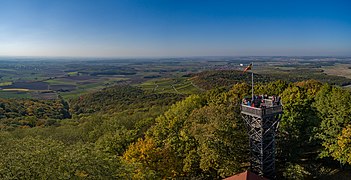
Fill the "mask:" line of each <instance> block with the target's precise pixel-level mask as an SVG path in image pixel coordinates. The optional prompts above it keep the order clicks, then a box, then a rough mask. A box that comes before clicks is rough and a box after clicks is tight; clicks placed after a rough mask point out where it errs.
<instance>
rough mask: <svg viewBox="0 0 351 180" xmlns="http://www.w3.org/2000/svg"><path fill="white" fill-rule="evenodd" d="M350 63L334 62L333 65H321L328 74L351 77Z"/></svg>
mask: <svg viewBox="0 0 351 180" xmlns="http://www.w3.org/2000/svg"><path fill="white" fill-rule="evenodd" d="M349 67H351V65H350V64H336V65H335V66H323V67H322V69H323V70H324V72H325V73H326V74H328V75H334V76H342V77H346V78H349V79H351V69H349Z"/></svg>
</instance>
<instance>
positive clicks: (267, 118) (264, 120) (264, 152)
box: [241, 97, 283, 179]
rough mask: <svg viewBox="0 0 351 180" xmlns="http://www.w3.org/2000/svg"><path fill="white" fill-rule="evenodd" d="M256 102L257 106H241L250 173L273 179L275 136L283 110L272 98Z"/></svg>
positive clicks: (278, 102)
mask: <svg viewBox="0 0 351 180" xmlns="http://www.w3.org/2000/svg"><path fill="white" fill-rule="evenodd" d="M257 99H258V98H257ZM258 100H259V101H260V105H259V106H257V105H254V106H255V107H252V105H249V104H250V103H249V104H244V103H243V104H242V105H241V115H242V118H243V119H244V121H245V123H246V126H247V129H248V134H249V140H250V151H251V159H250V162H251V171H252V172H255V173H257V174H258V175H260V176H263V177H266V178H269V179H275V176H276V175H275V136H276V130H277V127H278V123H279V121H280V119H281V114H282V112H283V109H282V105H281V104H280V101H276V100H274V98H272V97H271V98H266V99H265V98H261V99H258ZM252 101H253V103H254V101H255V100H254V98H253V100H252Z"/></svg>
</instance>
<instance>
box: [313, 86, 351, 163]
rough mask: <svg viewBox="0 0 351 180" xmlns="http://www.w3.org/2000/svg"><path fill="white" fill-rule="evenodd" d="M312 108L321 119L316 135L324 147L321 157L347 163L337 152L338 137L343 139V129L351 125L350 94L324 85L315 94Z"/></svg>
mask: <svg viewBox="0 0 351 180" xmlns="http://www.w3.org/2000/svg"><path fill="white" fill-rule="evenodd" d="M314 106H315V107H316V109H317V110H318V116H319V117H320V118H321V119H322V121H321V123H320V126H319V128H318V134H317V135H316V137H317V138H318V139H320V140H321V141H322V145H323V147H324V150H323V151H322V153H321V156H322V157H327V156H331V157H334V159H336V160H338V161H340V162H342V163H345V162H347V161H346V159H347V158H345V157H343V156H341V154H339V152H338V150H339V149H340V147H339V144H338V137H340V136H341V137H343V135H342V130H343V128H346V127H347V126H348V125H350V123H351V117H350V115H351V93H350V92H349V91H347V90H344V89H341V88H339V87H332V86H330V85H328V84H325V85H324V86H323V87H322V88H321V90H320V91H319V92H318V93H317V95H316V102H315V103H314ZM346 134H347V133H346Z"/></svg>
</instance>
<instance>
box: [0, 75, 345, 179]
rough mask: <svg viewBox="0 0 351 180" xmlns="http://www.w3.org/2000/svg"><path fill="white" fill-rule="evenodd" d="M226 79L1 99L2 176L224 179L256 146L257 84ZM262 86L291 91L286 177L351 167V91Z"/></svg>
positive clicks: (281, 170)
mask: <svg viewBox="0 0 351 180" xmlns="http://www.w3.org/2000/svg"><path fill="white" fill-rule="evenodd" d="M218 76H221V75H218V74H213V78H215V79H216V78H217V77H218ZM238 76H239V77H240V75H238ZM206 77H211V76H206ZM260 77H262V78H264V76H258V78H260ZM245 78H246V79H247V78H249V77H245ZM245 78H244V77H243V79H245ZM226 79H227V78H223V80H221V79H219V80H218V81H217V82H221V81H223V82H225V84H224V86H223V84H222V85H221V87H218V86H219V85H218V86H217V85H214V86H213V87H212V86H208V87H205V88H206V89H210V90H208V91H206V92H203V93H200V94H192V95H189V96H187V97H186V96H185V95H180V94H172V93H164V94H154V93H150V92H145V91H143V90H142V89H141V88H139V87H136V86H129V85H119V86H113V87H108V88H105V89H103V90H100V91H97V92H92V93H88V94H86V95H82V96H80V97H78V98H75V99H72V100H69V101H65V100H63V99H59V100H45V101H44V100H30V99H26V100H24V99H22V100H14V99H9V100H0V114H1V117H0V156H1V158H0V179H79V178H85V179H167V178H174V179H222V178H224V177H228V176H232V175H234V174H236V173H238V172H242V171H244V170H246V169H248V167H249V162H248V159H249V158H248V157H249V147H248V139H247V138H248V137H247V132H246V128H245V125H244V122H243V120H242V119H241V115H240V103H241V100H242V98H243V97H245V96H247V95H250V94H251V92H250V91H251V86H250V84H248V83H247V82H245V80H239V81H235V82H232V81H229V82H228V81H227V80H226ZM193 81H194V82H196V83H198V85H199V86H200V85H201V82H202V81H203V83H202V84H206V83H204V82H205V80H204V79H203V78H202V79H201V80H200V79H196V77H195V78H193ZM227 82H228V83H227ZM255 93H257V94H270V95H279V96H281V97H282V103H283V105H284V114H283V117H282V120H281V123H280V126H279V132H278V137H277V171H278V172H277V173H278V177H279V178H280V179H304V178H326V179H328V178H329V179H330V178H339V177H338V176H340V177H343V176H346V175H345V174H347V173H348V175H350V164H351V141H350V139H351V118H350V117H351V116H350V115H351V93H350V91H348V90H345V89H343V88H341V87H338V86H334V85H330V84H328V83H323V82H319V81H316V80H306V81H299V82H289V81H287V82H285V81H281V80H277V81H272V80H267V81H262V83H261V84H257V85H256V86H255ZM335 171H338V173H334V172H335ZM339 179H340V178H339Z"/></svg>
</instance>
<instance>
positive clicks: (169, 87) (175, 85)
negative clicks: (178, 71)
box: [140, 78, 202, 94]
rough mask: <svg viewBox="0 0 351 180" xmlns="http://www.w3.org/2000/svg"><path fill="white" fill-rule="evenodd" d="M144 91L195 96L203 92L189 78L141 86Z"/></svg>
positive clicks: (157, 81) (157, 80)
mask: <svg viewBox="0 0 351 180" xmlns="http://www.w3.org/2000/svg"><path fill="white" fill-rule="evenodd" d="M140 87H142V88H143V89H144V90H146V91H148V92H153V93H177V94H194V93H198V92H201V91H202V90H201V89H199V88H198V87H196V86H194V85H193V84H192V82H191V81H190V80H189V79H188V78H177V79H172V78H163V79H155V80H150V81H146V82H144V83H142V84H140Z"/></svg>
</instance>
